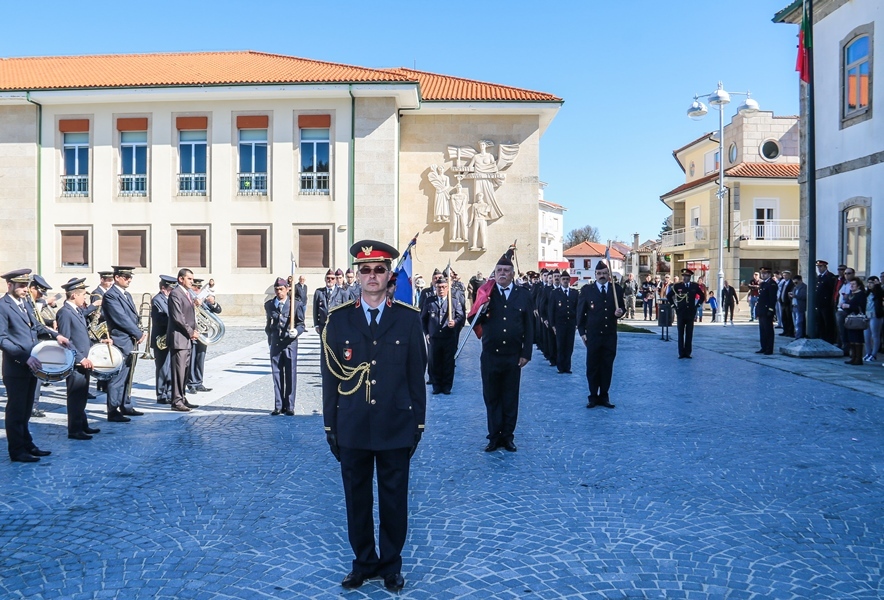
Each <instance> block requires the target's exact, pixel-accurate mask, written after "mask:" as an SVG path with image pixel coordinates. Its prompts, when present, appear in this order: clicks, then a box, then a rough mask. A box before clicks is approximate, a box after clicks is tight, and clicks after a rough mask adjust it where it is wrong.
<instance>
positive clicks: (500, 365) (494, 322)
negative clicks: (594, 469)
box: [476, 251, 534, 452]
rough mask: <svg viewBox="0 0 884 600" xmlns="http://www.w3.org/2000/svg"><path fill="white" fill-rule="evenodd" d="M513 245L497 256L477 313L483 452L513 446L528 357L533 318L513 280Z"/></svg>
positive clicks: (511, 449) (522, 290)
mask: <svg viewBox="0 0 884 600" xmlns="http://www.w3.org/2000/svg"><path fill="white" fill-rule="evenodd" d="M514 278H515V272H514V269H513V261H512V251H508V252H507V254H505V255H503V256H501V257H500V259H499V260H498V261H497V266H496V267H495V269H494V280H495V285H494V287H492V289H491V296H490V298H489V300H488V306H487V308H486V309H485V311H484V312H482V313H481V314H478V315H477V316H476V319H477V321H476V327H480V326H481V332H482V333H481V334H482V356H481V358H480V364H481V372H482V396H483V398H484V400H485V412H486V415H487V421H488V436H487V438H488V445H487V446H485V452H494V451H495V450H497V449H498V448H504V449H506V450H508V451H509V452H515V451H516V450H517V449H518V448H516V444H515V442H514V441H513V437H514V434H515V430H516V422H517V420H518V416H519V387H520V384H521V381H522V367H524V366H525V365H527V364H528V362H529V361H530V360H531V354H532V351H533V347H534V319H533V316H532V315H533V306H532V304H531V296H530V294H529V293H528V290H526V289H525V288H522V287H519V286H516V285H515V284H514V283H513V279H514Z"/></svg>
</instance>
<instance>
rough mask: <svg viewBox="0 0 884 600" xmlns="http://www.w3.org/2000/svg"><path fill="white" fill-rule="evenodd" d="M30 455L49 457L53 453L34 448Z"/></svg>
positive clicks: (29, 452)
mask: <svg viewBox="0 0 884 600" xmlns="http://www.w3.org/2000/svg"><path fill="white" fill-rule="evenodd" d="M28 454H30V455H31V456H49V455H50V454H52V452H50V451H49V450H40V449H39V448H37V447H36V446H34V447H33V448H31V449H30V450H28Z"/></svg>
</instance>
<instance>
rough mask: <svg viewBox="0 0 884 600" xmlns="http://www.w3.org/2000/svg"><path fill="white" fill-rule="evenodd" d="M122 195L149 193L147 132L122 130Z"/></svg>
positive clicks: (144, 194) (143, 194)
mask: <svg viewBox="0 0 884 600" xmlns="http://www.w3.org/2000/svg"><path fill="white" fill-rule="evenodd" d="M120 195H121V196H146V195H147V132H146V131H121V132H120Z"/></svg>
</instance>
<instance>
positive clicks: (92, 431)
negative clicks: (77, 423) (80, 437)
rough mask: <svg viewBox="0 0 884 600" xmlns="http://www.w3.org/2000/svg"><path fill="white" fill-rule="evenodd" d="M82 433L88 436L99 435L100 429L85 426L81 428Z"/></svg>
mask: <svg viewBox="0 0 884 600" xmlns="http://www.w3.org/2000/svg"><path fill="white" fill-rule="evenodd" d="M83 433H88V434H89V435H94V434H96V433H101V429H99V428H98V427H89V426H86V427H84V428H83Z"/></svg>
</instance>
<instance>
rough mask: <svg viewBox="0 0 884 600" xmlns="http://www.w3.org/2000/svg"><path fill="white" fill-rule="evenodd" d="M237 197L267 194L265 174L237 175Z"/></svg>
mask: <svg viewBox="0 0 884 600" xmlns="http://www.w3.org/2000/svg"><path fill="white" fill-rule="evenodd" d="M236 178H237V181H238V182H239V184H238V186H237V192H236V193H237V195H239V196H263V195H266V194H267V173H237V175H236Z"/></svg>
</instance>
